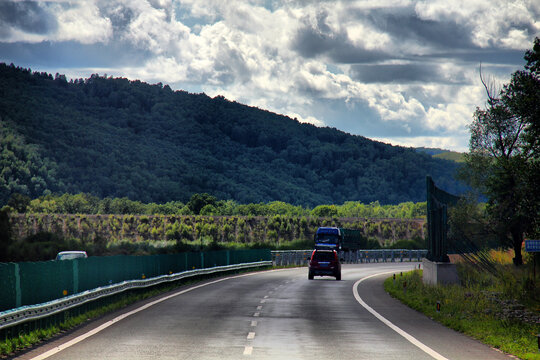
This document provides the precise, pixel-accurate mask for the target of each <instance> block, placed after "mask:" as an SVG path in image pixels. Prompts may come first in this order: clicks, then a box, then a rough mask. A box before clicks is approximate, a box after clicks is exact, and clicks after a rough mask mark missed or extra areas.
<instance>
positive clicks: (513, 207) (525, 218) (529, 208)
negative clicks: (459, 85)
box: [461, 38, 540, 265]
mask: <svg viewBox="0 0 540 360" xmlns="http://www.w3.org/2000/svg"><path fill="white" fill-rule="evenodd" d="M539 59H540V40H539V39H538V38H536V39H535V43H534V47H533V49H532V50H529V51H527V53H526V55H525V60H527V65H526V66H525V70H521V71H516V72H515V73H514V74H513V75H512V78H511V80H510V83H509V84H506V85H504V86H503V88H502V89H501V90H500V91H496V89H495V87H494V86H493V84H489V83H486V81H484V78H483V77H482V74H480V78H481V80H482V83H483V84H484V87H485V89H486V92H487V96H488V100H487V106H486V108H485V109H480V108H477V110H476V112H475V114H474V119H473V122H472V124H471V125H470V132H471V139H470V143H469V150H470V153H469V154H467V155H466V166H465V167H464V168H463V170H462V172H461V177H462V178H463V179H464V180H465V181H467V182H468V183H469V184H470V185H471V186H472V187H474V188H476V189H478V190H479V191H480V192H481V193H483V194H484V195H485V196H486V197H487V199H488V206H487V211H488V214H489V216H490V220H491V221H492V224H493V228H494V230H495V231H496V232H497V233H498V234H499V236H500V239H501V242H502V244H503V245H511V246H512V247H513V248H514V253H515V256H514V264H516V265H521V264H523V258H522V255H521V246H522V243H523V239H524V234H526V233H534V232H535V231H536V230H537V225H538V224H537V222H538V217H539V209H540V201H539V196H538V191H539V188H538V178H539V177H540V174H539V172H538V169H539V167H538V149H539V146H538V141H539V140H538V123H539V121H540V120H539V114H540V111H539V109H540V77H539V64H540V63H539Z"/></svg>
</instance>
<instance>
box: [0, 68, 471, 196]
mask: <svg viewBox="0 0 540 360" xmlns="http://www.w3.org/2000/svg"><path fill="white" fill-rule="evenodd" d="M0 125H1V126H0V131H1V132H2V139H1V144H2V151H1V153H0V164H2V167H3V170H2V172H1V173H0V203H2V202H4V203H5V202H6V201H7V199H8V198H9V196H10V195H11V194H13V193H16V192H18V193H23V194H26V195H29V196H31V197H37V196H41V195H44V194H47V193H51V192H54V193H62V192H69V193H78V192H85V193H90V194H93V195H96V196H98V197H102V198H103V197H124V196H125V197H129V198H130V199H133V200H141V201H144V202H150V201H153V202H166V201H170V200H183V201H186V200H187V199H189V197H190V196H191V195H192V194H193V193H202V192H207V193H210V194H212V195H214V196H216V197H218V198H221V199H234V200H236V201H239V202H242V203H247V202H268V201H273V200H279V201H285V202H289V203H292V204H302V205H317V204H323V203H342V202H344V201H347V200H357V201H362V202H365V203H369V202H371V201H380V202H381V203H382V204H392V203H399V202H405V201H424V200H425V176H426V175H427V174H430V175H432V176H433V177H434V179H435V181H437V183H438V184H439V185H440V186H442V187H443V188H446V189H447V190H448V191H450V192H458V193H459V192H462V191H463V190H464V187H463V186H462V185H461V184H459V183H457V182H456V181H455V180H453V178H452V174H453V172H454V171H455V169H456V168H457V165H456V164H455V163H452V162H450V161H445V160H437V159H433V158H431V157H430V156H428V155H426V154H418V153H416V152H415V151H414V150H413V149H408V148H403V147H398V146H392V145H387V144H383V143H380V142H376V141H373V140H369V139H367V138H365V137H362V136H359V135H351V134H347V133H345V132H343V131H340V130H337V129H333V128H328V127H324V128H317V127H315V126H314V125H311V124H305V123H299V122H298V121H296V120H294V119H291V118H289V117H286V116H283V115H278V114H274V113H271V112H270V111H267V110H262V109H258V108H256V107H250V106H247V105H243V104H239V103H237V102H234V101H229V100H227V99H225V98H224V97H223V96H216V97H214V98H210V97H208V96H207V95H205V94H190V93H187V92H185V91H181V90H178V91H173V90H172V89H171V88H170V87H169V86H168V85H162V84H161V83H158V84H154V85H150V84H146V83H144V82H141V81H138V80H128V79H125V78H111V77H110V78H106V77H101V76H99V75H97V74H93V75H92V76H91V77H90V78H87V79H75V80H70V81H69V82H68V81H67V80H66V78H65V76H63V75H59V74H56V76H54V77H53V76H52V75H51V74H47V73H39V72H32V71H31V70H30V69H23V68H19V67H15V66H14V65H6V64H0Z"/></svg>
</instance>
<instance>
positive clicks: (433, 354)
mask: <svg viewBox="0 0 540 360" xmlns="http://www.w3.org/2000/svg"><path fill="white" fill-rule="evenodd" d="M393 273H395V271H388V272H383V273H379V274H374V275H370V276H367V277H365V278H363V279H360V280H358V281H357V282H355V283H354V285H353V294H354V297H355V299H356V301H358V302H359V303H360V305H362V306H363V307H364V308H365V309H366V310H367V311H369V312H370V313H372V314H373V315H375V317H376V318H377V319H379V320H380V321H382V322H383V323H384V324H385V325H387V326H388V327H389V328H391V329H392V330H394V331H395V332H397V333H398V334H399V335H401V336H403V337H404V338H405V339H407V341H409V342H410V343H411V344H413V345H414V346H416V347H418V348H419V349H420V350H422V351H423V352H425V353H426V354H428V355H430V356H431V357H433V358H434V359H437V360H448V359H447V358H445V357H444V356H442V355H441V354H439V353H438V352H436V351H435V350H433V349H432V348H430V347H429V346H427V345H425V344H423V343H421V342H420V341H418V339H416V338H415V337H414V336H412V335H410V334H409V333H407V332H405V331H403V330H402V329H400V328H399V327H397V326H396V325H394V324H393V323H392V322H390V321H389V320H388V319H386V318H385V317H384V316H382V315H381V314H379V313H378V312H376V311H375V310H373V308H372V307H371V306H369V305H368V304H366V303H365V302H364V300H362V298H361V297H360V295H359V294H358V285H359V284H360V283H361V282H362V281H364V280H367V279H369V278H372V277H375V276H379V275H384V274H393Z"/></svg>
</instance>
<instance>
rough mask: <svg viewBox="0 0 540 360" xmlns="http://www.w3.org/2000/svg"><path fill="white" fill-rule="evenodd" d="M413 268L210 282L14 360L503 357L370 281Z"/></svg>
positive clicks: (292, 272) (296, 272)
mask: <svg viewBox="0 0 540 360" xmlns="http://www.w3.org/2000/svg"><path fill="white" fill-rule="evenodd" d="M415 265H416V266H417V263H379V264H359V265H344V266H343V269H342V280H341V281H336V280H335V279H334V278H330V277H316V278H315V280H308V279H307V268H296V269H284V270H273V271H265V272H259V273H250V274H243V275H236V276H230V277H224V278H220V279H217V280H209V281H207V282H204V283H201V284H198V285H196V286H190V287H185V288H182V289H179V290H177V291H175V292H174V293H169V294H166V295H164V296H162V297H161V298H160V299H158V300H156V299H152V300H150V301H147V302H145V303H144V304H145V306H146V308H145V309H141V308H140V307H141V306H142V305H143V304H136V305H134V306H131V307H130V308H128V309H126V310H123V311H121V312H118V313H115V314H112V315H110V316H108V317H107V318H104V319H101V320H100V321H97V322H93V323H91V324H89V325H87V326H85V327H83V328H81V329H78V330H77V331H75V332H74V333H72V334H69V336H66V337H63V338H61V339H59V340H56V341H54V342H52V343H49V344H46V345H44V346H42V347H40V348H38V349H35V350H33V351H31V352H29V353H27V354H25V355H23V356H22V357H21V359H36V360H37V359H43V358H47V359H70V360H76V359H247V358H250V359H273V360H275V359H310V360H314V359H317V360H319V359H335V360H338V359H415V360H419V359H434V358H435V359H475V360H478V359H509V357H508V356H506V355H504V354H501V353H499V352H497V351H495V350H493V349H491V348H489V347H487V346H485V345H482V344H480V343H479V342H477V341H475V340H472V339H470V338H468V337H466V336H464V335H462V334H459V333H457V332H455V331H452V330H449V329H447V328H445V327H443V326H441V325H439V324H437V323H435V322H433V321H432V320H430V319H429V318H427V317H425V316H424V315H422V314H419V313H418V312H416V311H414V310H411V309H409V308H407V307H405V306H403V305H402V304H401V303H399V302H398V301H396V300H394V299H392V298H391V297H390V296H389V295H387V294H386V293H385V292H384V290H383V288H382V281H383V279H384V278H386V276H390V275H389V274H387V275H379V276H372V275H374V274H380V273H386V272H389V271H395V272H398V273H399V272H400V271H406V270H409V269H412V268H413V267H414V266H415ZM369 276H372V277H369ZM361 279H363V280H361ZM359 280H360V282H359ZM355 288H357V291H356V292H357V294H356V296H355V291H354V289H355ZM59 350H60V351H59Z"/></svg>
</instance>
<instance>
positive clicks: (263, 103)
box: [0, 0, 540, 149]
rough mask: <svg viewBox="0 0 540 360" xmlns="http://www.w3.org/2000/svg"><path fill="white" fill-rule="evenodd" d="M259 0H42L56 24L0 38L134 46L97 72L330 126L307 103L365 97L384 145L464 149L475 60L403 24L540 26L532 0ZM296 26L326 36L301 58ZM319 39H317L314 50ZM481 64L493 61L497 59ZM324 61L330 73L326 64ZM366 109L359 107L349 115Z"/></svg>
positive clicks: (515, 43) (514, 40) (521, 31)
mask: <svg viewBox="0 0 540 360" xmlns="http://www.w3.org/2000/svg"><path fill="white" fill-rule="evenodd" d="M265 3H267V2H266V1H262V0H252V1H248V0H246V1H241V0H231V1H226V2H225V1H222V0H205V1H200V0H182V1H174V0H116V1H112V0H95V1H92V0H85V1H79V2H74V3H71V2H65V3H47V5H40V6H41V8H43V9H45V10H47V11H48V14H49V15H50V14H53V15H54V19H55V21H56V23H57V27H56V28H53V27H51V30H49V32H43V33H41V34H40V33H31V32H29V31H25V30H23V29H22V28H17V27H16V26H15V25H9V28H8V30H5V33H9V38H6V39H0V41H2V42H7V41H25V42H34V43H35V42H40V41H52V42H56V41H78V42H80V43H83V44H92V43H104V44H108V43H111V42H121V43H122V45H123V46H126V47H127V48H131V49H133V51H141V52H143V53H144V54H145V57H143V59H144V60H142V61H141V63H140V64H139V65H138V66H134V65H130V66H129V67H123V66H122V65H121V64H111V65H110V66H109V67H106V66H105V67H103V68H101V69H99V70H98V71H99V72H107V73H109V74H114V75H115V76H126V77H129V78H132V79H141V80H144V81H149V82H158V81H160V82H163V83H174V84H179V85H178V86H180V87H181V88H186V87H192V88H199V89H202V90H203V91H204V92H206V93H207V94H209V95H210V96H215V95H218V94H219V95H224V96H225V97H227V98H229V99H231V100H236V101H239V102H242V103H246V104H248V105H252V106H258V107H260V108H264V109H268V110H270V111H274V112H277V113H280V114H286V115H289V116H291V117H296V118H297V119H299V121H302V122H310V123H313V124H316V125H318V126H322V125H329V126H333V124H335V123H338V122H339V120H340V119H333V118H324V116H323V115H322V114H320V113H317V112H316V110H315V109H317V108H318V106H320V103H322V102H326V101H327V102H330V101H333V102H341V103H342V104H343V108H344V109H345V110H346V111H349V112H355V111H358V110H357V109H359V108H362V106H359V104H362V105H363V104H366V106H368V107H369V109H371V110H372V113H371V114H369V116H370V118H369V119H365V120H363V121H369V122H370V123H371V124H377V123H378V127H379V128H380V129H381V130H380V131H379V134H384V133H385V132H388V133H392V134H397V135H395V136H394V135H393V136H392V137H391V138H389V137H388V138H389V139H391V140H392V141H394V143H395V142H396V141H404V142H405V143H407V144H408V143H410V144H413V143H414V146H420V145H426V146H432V145H436V144H437V143H438V142H441V141H442V144H443V145H445V146H449V147H450V146H451V147H460V148H462V149H463V148H465V147H466V145H465V144H466V142H467V138H468V135H467V131H466V124H468V123H469V122H470V120H471V118H472V114H473V112H474V109H475V107H476V106H482V105H483V103H484V101H485V94H484V93H483V88H482V86H481V84H480V83H479V81H478V70H477V64H476V63H474V60H473V62H468V61H467V60H459V59H460V57H459V56H458V55H459V54H453V53H452V54H449V55H448V54H441V53H442V52H445V51H447V50H446V47H445V44H444V39H440V43H439V44H437V43H433V42H434V41H436V39H434V38H433V37H430V35H431V34H418V33H415V31H417V28H415V27H414V26H424V25H426V24H427V25H430V24H431V22H434V24H435V25H437V23H438V22H446V23H450V24H455V28H456V29H465V30H467V29H470V34H469V35H470V37H471V40H472V41H473V44H472V45H471V44H467V45H469V46H474V44H476V45H477V46H480V47H484V48H490V49H497V47H503V48H506V49H518V50H519V49H526V48H529V47H530V45H531V44H532V42H531V40H532V37H533V35H535V34H536V35H538V34H540V22H539V21H538V19H539V18H540V6H539V5H538V4H537V2H535V1H533V0H528V1H506V0H493V1H492V0H456V1H453V2H448V1H446V0H429V1H413V0H402V1H390V0H385V1H375V0H370V1H320V2H301V1H285V0H284V1H281V2H280V1H273V2H272V8H271V9H268V8H265V7H264V4H265ZM407 16H409V17H411V18H408V17H407ZM414 16H416V17H417V18H414ZM392 21H395V22H399V21H403V22H406V21H411V22H414V24H415V25H414V26H413V25H411V26H410V28H406V26H407V23H397V25H399V26H397V27H398V28H399V29H402V28H403V31H402V32H401V33H399V34H397V33H396V32H395V31H394V32H392V31H390V30H389V29H390V27H391V26H390V25H395V24H392V23H391V22H392ZM415 21H416V22H415ZM194 23H195V25H194ZM306 28H307V29H308V30H310V31H313V32H314V34H315V35H316V36H320V38H321V39H326V40H327V41H325V42H324V44H322V45H321V43H320V42H317V41H316V40H317V39H318V38H317V37H315V41H313V44H310V46H313V48H310V49H309V50H313V52H312V54H310V55H309V56H308V55H305V56H303V55H302V54H301V52H300V49H299V48H298V46H299V45H306V44H298V43H297V42H295V40H296V36H297V35H298V33H299V31H300V30H302V29H306ZM434 28H435V29H436V28H437V27H436V26H435V27H434ZM449 29H453V27H449ZM0 30H3V29H2V28H1V27H0ZM1 33H2V32H1V31H0V34H1ZM533 33H534V34H533ZM411 34H412V35H411ZM315 35H314V36H315ZM406 35H410V36H406ZM443 35H446V36H450V35H453V34H443ZM6 37H7V35H6ZM465 40H466V39H465ZM460 44H461V43H460ZM323 45H324V46H326V47H327V48H323V49H320V48H317V47H318V46H319V47H320V46H323ZM456 46H459V44H458V45H456ZM441 49H443V50H441ZM458 50H460V51H466V50H468V49H466V48H464V49H458ZM480 50H481V49H480V48H477V49H475V51H480ZM340 51H343V52H344V53H345V55H347V56H345V55H343V54H341V53H340ZM448 51H449V52H452V50H448ZM364 55H365V57H362V56H364ZM443 57H447V58H446V59H445V58H443ZM463 58H466V57H463ZM359 59H360V60H359ZM361 61H363V62H365V63H369V64H374V65H381V64H385V65H388V64H392V65H410V66H409V67H406V66H405V67H403V69H409V70H411V69H412V70H416V71H417V72H418V73H419V74H420V75H423V77H422V78H421V79H422V80H421V81H417V82H416V83H410V82H409V83H407V82H401V83H400V82H399V81H397V82H395V83H388V82H387V83H384V82H380V83H375V82H372V83H366V82H362V81H361V80H359V79H358V77H357V76H354V71H353V66H354V65H355V64H359V63H360V62H361ZM491 62H493V63H496V59H493V60H492V61H491ZM329 67H332V68H334V69H339V70H340V71H341V73H338V74H336V73H335V72H332V71H329V70H328V69H329ZM423 67H425V69H423ZM105 68H106V69H105ZM398 69H399V68H398ZM82 71H84V72H82ZM422 71H423V73H422ZM429 71H431V72H429ZM69 72H70V73H74V71H73V70H69ZM92 72H96V68H92V69H84V70H81V73H80V74H74V76H75V77H87V76H89V74H90V73H92ZM406 75H408V76H409V77H413V76H414V75H415V74H406ZM427 75H429V76H427ZM508 75H509V73H508V74H503V73H499V74H496V76H498V80H500V81H501V83H504V82H506V81H507V80H508ZM375 76H377V74H375ZM404 78H408V77H407V76H404ZM363 108H365V107H363ZM336 116H338V115H336ZM366 116H368V115H365V114H362V113H358V114H357V118H358V119H359V120H358V121H361V120H362V119H364V117H366ZM347 121H349V120H347ZM351 121H352V120H351ZM345 122H346V121H343V122H342V123H345ZM349 123H350V121H349ZM373 127H375V126H373ZM357 128H359V127H357ZM343 130H345V131H349V130H348V129H343ZM361 135H367V134H361ZM415 135H418V136H415ZM431 135H433V136H431ZM380 138H384V136H380ZM452 139H453V140H452ZM423 141H427V142H429V144H428V143H422V142H423ZM405 143H404V144H405ZM437 147H441V146H437Z"/></svg>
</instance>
